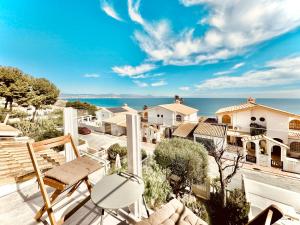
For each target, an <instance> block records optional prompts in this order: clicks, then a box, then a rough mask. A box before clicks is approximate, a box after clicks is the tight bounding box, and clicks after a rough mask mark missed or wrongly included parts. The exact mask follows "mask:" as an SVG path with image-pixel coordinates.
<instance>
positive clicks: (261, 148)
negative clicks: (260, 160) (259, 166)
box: [259, 140, 267, 155]
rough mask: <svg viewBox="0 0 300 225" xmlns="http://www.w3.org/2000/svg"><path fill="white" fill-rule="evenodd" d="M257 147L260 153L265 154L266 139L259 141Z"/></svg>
mask: <svg viewBox="0 0 300 225" xmlns="http://www.w3.org/2000/svg"><path fill="white" fill-rule="evenodd" d="M259 149H260V153H261V154H264V155H265V154H267V142H266V140H260V141H259Z"/></svg>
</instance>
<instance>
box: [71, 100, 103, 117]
mask: <svg viewBox="0 0 300 225" xmlns="http://www.w3.org/2000/svg"><path fill="white" fill-rule="evenodd" d="M66 107H72V108H74V109H81V110H87V111H88V113H89V114H91V115H93V116H95V115H96V114H95V113H96V111H97V107H96V106H95V105H92V104H89V103H87V102H81V101H74V102H67V104H66Z"/></svg>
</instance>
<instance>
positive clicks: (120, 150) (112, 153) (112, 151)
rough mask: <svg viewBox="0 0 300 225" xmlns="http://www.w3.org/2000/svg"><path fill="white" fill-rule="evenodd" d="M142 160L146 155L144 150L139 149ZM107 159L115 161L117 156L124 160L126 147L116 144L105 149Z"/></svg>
mask: <svg viewBox="0 0 300 225" xmlns="http://www.w3.org/2000/svg"><path fill="white" fill-rule="evenodd" d="M141 152H142V159H145V158H147V153H146V151H145V150H144V149H141ZM107 154H108V159H109V160H116V157H117V154H119V156H120V158H121V159H122V158H124V157H125V156H126V155H127V147H123V146H120V145H119V144H118V143H117V144H113V145H111V146H110V147H109V148H108V149H107Z"/></svg>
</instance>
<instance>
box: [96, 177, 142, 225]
mask: <svg viewBox="0 0 300 225" xmlns="http://www.w3.org/2000/svg"><path fill="white" fill-rule="evenodd" d="M143 193H144V182H143V181H142V179H141V178H138V177H137V176H135V175H132V174H127V173H118V174H113V175H109V176H105V177H103V178H102V179H101V180H100V181H99V182H98V183H97V184H96V185H95V186H94V187H93V189H92V193H91V199H92V201H93V202H94V204H95V205H97V206H98V207H99V208H100V209H101V219H100V224H101V225H102V224H103V215H104V210H105V209H109V210H117V209H121V208H124V207H127V206H130V205H132V204H133V203H135V202H137V200H138V199H140V198H142V195H143Z"/></svg>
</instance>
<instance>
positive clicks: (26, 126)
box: [14, 119, 63, 141]
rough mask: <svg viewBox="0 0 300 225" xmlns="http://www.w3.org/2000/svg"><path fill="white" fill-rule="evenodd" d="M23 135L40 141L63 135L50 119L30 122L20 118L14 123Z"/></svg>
mask: <svg viewBox="0 0 300 225" xmlns="http://www.w3.org/2000/svg"><path fill="white" fill-rule="evenodd" d="M14 126H15V127H16V128H17V129H19V130H20V131H21V132H22V133H23V135H24V136H28V137H30V138H32V139H34V140H35V141H41V140H45V139H48V138H54V137H58V136H61V135H63V132H62V131H59V130H58V129H57V126H56V124H55V123H54V122H53V121H52V120H46V119H45V120H38V121H36V122H34V123H33V122H30V121H28V120H21V121H20V122H19V123H16V124H14Z"/></svg>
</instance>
